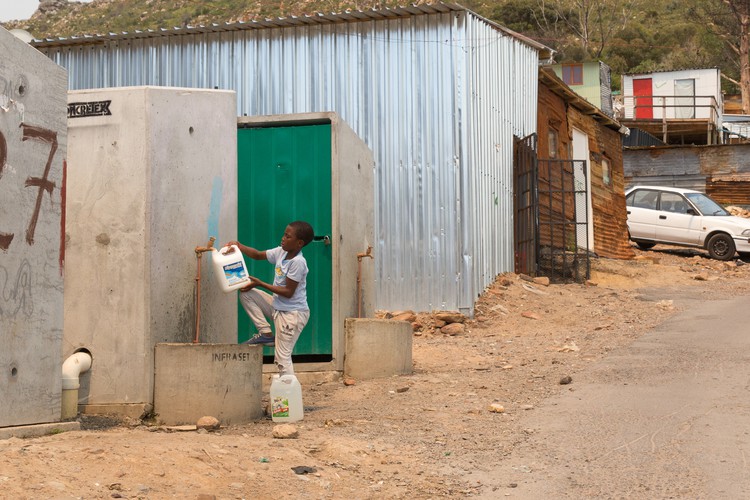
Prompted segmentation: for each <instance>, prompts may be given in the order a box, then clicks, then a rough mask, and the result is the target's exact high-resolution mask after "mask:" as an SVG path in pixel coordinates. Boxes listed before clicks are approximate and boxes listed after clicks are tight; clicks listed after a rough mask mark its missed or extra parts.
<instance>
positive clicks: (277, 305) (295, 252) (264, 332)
mask: <svg viewBox="0 0 750 500" xmlns="http://www.w3.org/2000/svg"><path fill="white" fill-rule="evenodd" d="M314 234H315V233H314V232H313V228H312V226H310V224H308V223H307V222H303V221H294V222H292V223H290V224H289V225H288V226H287V227H286V229H285V230H284V236H282V237H281V246H278V247H276V248H272V249H270V250H264V251H260V250H256V249H255V248H252V247H248V246H245V245H243V244H241V243H240V242H239V241H230V242H229V243H227V245H237V247H238V248H239V249H240V251H241V252H242V253H243V254H244V255H246V256H248V257H250V258H251V259H254V260H268V262H271V263H272V264H275V273H274V278H273V284H272V285H269V284H268V283H265V282H263V281H261V280H259V279H258V278H255V277H253V276H250V284H249V285H247V286H246V287H244V288H242V289H240V302H241V303H242V307H244V308H245V311H246V312H247V315H248V316H250V320H251V321H252V322H253V324H254V325H255V328H257V329H258V333H257V334H256V335H255V336H254V337H253V338H251V339H250V340H248V341H247V342H245V343H246V344H261V345H274V344H275V349H274V351H275V352H274V363H276V367H277V368H278V369H279V374H280V375H290V374H294V367H293V366H292V350H293V349H294V345H295V344H296V343H297V339H298V338H299V335H300V333H302V329H303V328H304V327H305V325H306V324H307V320H308V319H309V318H310V308H309V307H308V306H307V291H306V288H307V272H308V269H307V261H306V260H305V257H304V256H303V255H302V247H304V246H305V245H307V244H308V243H310V242H311V241H312V240H313V236H314ZM258 288H265V289H266V290H268V291H269V292H271V293H272V294H273V296H271V295H270V294H268V293H266V292H263V291H261V290H258ZM268 319H273V324H274V327H275V328H276V338H275V339H274V337H273V335H272V334H271V326H270V325H269V323H268Z"/></svg>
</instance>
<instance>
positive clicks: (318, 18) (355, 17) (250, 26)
mask: <svg viewBox="0 0 750 500" xmlns="http://www.w3.org/2000/svg"><path fill="white" fill-rule="evenodd" d="M453 11H456V12H470V11H469V10H468V9H467V8H465V7H462V6H461V5H458V4H453V3H442V2H436V3H428V4H421V5H410V6H406V7H394V8H385V9H370V10H346V11H344V12H340V13H329V14H324V13H316V14H311V15H304V16H289V17H278V18H275V19H270V18H269V19H262V20H251V21H239V22H235V23H211V24H209V25H198V26H187V27H173V28H160V29H157V30H151V29H149V30H135V31H132V32H121V33H108V34H96V35H89V34H84V35H78V36H70V37H59V38H45V39H40V40H34V41H32V42H31V45H33V46H34V47H56V46H62V45H80V44H88V43H100V42H102V41H104V40H116V39H126V38H152V37H159V36H170V35H177V34H185V33H215V32H222V31H239V30H258V29H267V28H284V27H291V26H309V25H321V24H337V23H352V22H361V21H374V20H382V19H395V18H400V17H411V16H419V15H425V14H437V13H444V12H453ZM474 15H476V14H474ZM484 21H485V22H487V24H488V25H490V26H492V27H493V28H494V29H496V30H497V31H500V32H502V33H504V34H506V35H508V36H512V37H514V38H517V39H519V40H521V41H522V42H524V43H526V44H527V45H530V46H531V47H534V48H535V49H536V50H538V51H539V52H540V58H541V59H548V58H550V57H551V56H552V54H553V53H554V50H552V49H551V48H549V47H547V46H546V45H544V44H542V43H539V42H537V41H536V40H533V39H531V38H529V37H527V36H525V35H522V34H520V33H517V32H515V31H513V30H510V29H508V28H506V27H505V26H501V25H499V24H497V23H494V22H492V21H490V20H488V19H484Z"/></svg>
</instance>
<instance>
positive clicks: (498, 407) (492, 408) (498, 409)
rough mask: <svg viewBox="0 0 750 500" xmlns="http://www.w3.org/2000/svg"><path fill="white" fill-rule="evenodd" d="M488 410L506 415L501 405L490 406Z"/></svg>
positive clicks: (493, 404)
mask: <svg viewBox="0 0 750 500" xmlns="http://www.w3.org/2000/svg"><path fill="white" fill-rule="evenodd" d="M488 410H490V411H491V412H492V413H505V407H504V406H503V405H501V404H500V403H492V404H491V405H490V406H489V408H488Z"/></svg>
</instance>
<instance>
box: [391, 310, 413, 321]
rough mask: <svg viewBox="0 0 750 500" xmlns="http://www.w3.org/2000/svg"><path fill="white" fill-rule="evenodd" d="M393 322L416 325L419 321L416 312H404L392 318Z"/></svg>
mask: <svg viewBox="0 0 750 500" xmlns="http://www.w3.org/2000/svg"><path fill="white" fill-rule="evenodd" d="M391 319H392V320H393V321H406V322H407V323H414V322H415V321H417V315H416V314H414V311H404V312H402V313H399V314H397V315H394V316H393V317H392V318H391Z"/></svg>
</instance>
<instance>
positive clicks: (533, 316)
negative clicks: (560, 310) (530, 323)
mask: <svg viewBox="0 0 750 500" xmlns="http://www.w3.org/2000/svg"><path fill="white" fill-rule="evenodd" d="M521 316H523V317H524V318H528V319H539V316H538V315H536V314H534V313H533V312H531V311H524V312H522V313H521Z"/></svg>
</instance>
